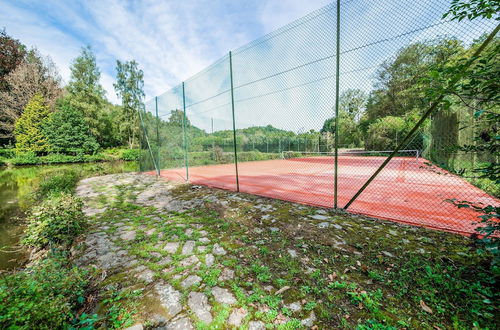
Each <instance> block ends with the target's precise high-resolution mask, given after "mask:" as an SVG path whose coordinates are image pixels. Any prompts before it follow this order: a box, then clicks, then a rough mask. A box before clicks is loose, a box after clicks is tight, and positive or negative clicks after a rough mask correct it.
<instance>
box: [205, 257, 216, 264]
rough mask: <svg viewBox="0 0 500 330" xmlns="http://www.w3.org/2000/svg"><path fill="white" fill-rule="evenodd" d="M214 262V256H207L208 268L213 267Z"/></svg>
mask: <svg viewBox="0 0 500 330" xmlns="http://www.w3.org/2000/svg"><path fill="white" fill-rule="evenodd" d="M214 261H215V257H214V256H213V254H207V255H206V256H205V265H207V266H208V267H212V265H213V264H214Z"/></svg>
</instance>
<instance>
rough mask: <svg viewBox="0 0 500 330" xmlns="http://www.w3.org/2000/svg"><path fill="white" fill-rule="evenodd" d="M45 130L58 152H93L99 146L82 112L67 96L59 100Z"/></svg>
mask: <svg viewBox="0 0 500 330" xmlns="http://www.w3.org/2000/svg"><path fill="white" fill-rule="evenodd" d="M44 130H45V135H46V136H47V138H48V140H49V143H50V149H51V151H53V152H56V153H63V154H73V155H77V154H93V153H95V152H96V151H97V149H98V148H99V144H97V142H96V141H95V138H94V137H93V136H92V135H91V133H90V130H89V126H88V124H87V122H86V121H85V118H84V117H83V114H82V112H81V111H79V110H77V109H76V108H75V107H73V106H72V105H71V104H70V102H69V99H67V98H66V99H62V100H60V101H59V103H58V105H57V108H56V112H54V113H53V114H52V115H51V116H50V118H49V119H48V121H47V123H46V124H45V126H44Z"/></svg>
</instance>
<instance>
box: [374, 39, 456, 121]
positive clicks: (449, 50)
mask: <svg viewBox="0 0 500 330" xmlns="http://www.w3.org/2000/svg"><path fill="white" fill-rule="evenodd" d="M463 50H464V48H463V46H462V43H461V42H460V41H459V40H456V39H437V40H431V41H422V42H416V43H413V44H410V45H408V46H406V47H404V48H402V49H401V50H400V51H399V52H398V53H397V54H396V56H395V58H393V59H389V60H387V61H385V62H384V63H383V64H382V65H381V66H380V68H379V70H378V72H377V76H376V79H377V81H376V83H375V86H374V87H375V89H374V90H373V91H372V92H371V93H370V96H369V98H368V102H367V105H366V113H367V119H368V120H369V121H370V122H374V121H375V120H377V119H379V118H382V117H385V116H404V115H405V114H406V113H408V112H411V111H414V110H419V111H422V110H423V109H425V108H426V106H428V100H427V99H426V98H425V90H426V88H428V87H429V85H427V84H425V83H424V82H425V80H424V78H425V77H427V74H428V72H429V71H431V70H432V68H433V67H435V66H436V65H437V64H439V63H444V62H447V61H449V60H450V59H451V58H453V57H454V56H455V55H456V54H458V53H460V52H462V51H463Z"/></svg>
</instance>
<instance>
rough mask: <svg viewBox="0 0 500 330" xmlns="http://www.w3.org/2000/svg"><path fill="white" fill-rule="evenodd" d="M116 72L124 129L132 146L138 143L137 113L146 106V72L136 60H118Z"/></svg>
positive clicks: (116, 88)
mask: <svg viewBox="0 0 500 330" xmlns="http://www.w3.org/2000/svg"><path fill="white" fill-rule="evenodd" d="M116 72H117V74H116V76H117V77H116V83H115V84H113V86H114V88H115V90H116V95H117V96H118V97H120V98H121V100H122V106H123V113H122V116H123V117H122V118H120V119H121V120H122V130H123V131H125V132H126V134H127V139H128V144H129V147H130V148H132V147H134V146H136V145H137V144H138V141H137V138H138V136H139V131H138V127H139V122H138V116H137V114H138V113H139V111H140V110H143V108H144V104H143V98H144V95H145V94H144V90H143V89H144V80H143V78H144V73H143V72H142V70H141V69H139V65H138V64H137V62H136V61H127V62H120V61H116Z"/></svg>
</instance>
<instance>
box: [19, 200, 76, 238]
mask: <svg viewBox="0 0 500 330" xmlns="http://www.w3.org/2000/svg"><path fill="white" fill-rule="evenodd" d="M82 206H83V203H82V202H81V201H80V200H79V199H78V198H76V197H74V196H71V195H67V194H64V193H63V194H61V195H60V196H56V197H51V198H49V199H47V200H45V201H43V202H42V203H41V204H40V205H38V206H35V207H34V208H33V211H32V212H31V214H30V215H29V216H28V217H27V221H28V226H27V228H26V235H25V237H24V239H23V244H25V245H27V246H32V247H37V248H45V247H49V246H50V247H53V246H58V245H69V244H71V243H72V242H73V239H74V238H75V237H76V236H77V235H79V234H80V233H81V232H82V231H83V229H84V227H85V217H84V214H83V212H82Z"/></svg>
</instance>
